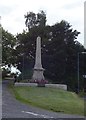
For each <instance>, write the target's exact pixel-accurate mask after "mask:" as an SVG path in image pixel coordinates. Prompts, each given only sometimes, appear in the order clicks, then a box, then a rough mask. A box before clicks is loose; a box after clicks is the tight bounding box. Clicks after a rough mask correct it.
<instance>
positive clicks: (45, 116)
mask: <svg viewBox="0 0 86 120" xmlns="http://www.w3.org/2000/svg"><path fill="white" fill-rule="evenodd" d="M22 112H23V113H27V114H31V115H34V116H40V117H43V118H53V117H50V116H47V115H42V114H37V113H33V112H27V111H22Z"/></svg>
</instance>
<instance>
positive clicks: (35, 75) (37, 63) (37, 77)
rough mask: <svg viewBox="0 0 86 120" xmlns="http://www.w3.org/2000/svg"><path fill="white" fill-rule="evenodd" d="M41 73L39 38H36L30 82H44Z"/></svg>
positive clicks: (42, 70)
mask: <svg viewBox="0 0 86 120" xmlns="http://www.w3.org/2000/svg"><path fill="white" fill-rule="evenodd" d="M43 72H44V69H43V68H42V63H41V37H39V36H38V37H37V39H36V56H35V65H34V71H33V76H32V80H36V81H39V82H41V81H42V80H44V75H43Z"/></svg>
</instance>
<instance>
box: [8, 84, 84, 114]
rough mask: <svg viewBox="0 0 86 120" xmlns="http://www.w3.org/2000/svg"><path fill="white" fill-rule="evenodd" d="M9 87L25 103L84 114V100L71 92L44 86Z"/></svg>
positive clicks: (57, 110) (56, 110)
mask: <svg viewBox="0 0 86 120" xmlns="http://www.w3.org/2000/svg"><path fill="white" fill-rule="evenodd" d="M10 89H11V91H12V92H13V93H14V95H15V97H16V99H17V100H20V101H21V102H24V103H26V104H30V105H33V106H37V107H40V108H44V109H47V110H52V111H54V112H62V113H68V114H77V115H84V100H82V99H81V98H79V97H78V95H77V94H75V93H73V92H68V91H64V90H60V89H56V88H45V87H18V86H16V87H14V86H11V88H10Z"/></svg>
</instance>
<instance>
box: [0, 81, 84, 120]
mask: <svg viewBox="0 0 86 120" xmlns="http://www.w3.org/2000/svg"><path fill="white" fill-rule="evenodd" d="M7 83H8V82H6V81H4V82H3V85H2V118H47V119H48V120H51V119H52V118H57V119H58V120H63V118H71V120H72V119H73V118H77V120H79V118H80V120H84V119H83V118H84V116H77V115H68V114H62V113H56V112H52V111H47V110H44V109H40V108H37V107H32V106H30V105H26V104H23V103H21V102H19V101H17V100H16V99H15V98H14V96H13V95H12V94H11V93H10V91H9V89H8V88H7ZM57 119H56V120H57ZM69 120H70V119H69Z"/></svg>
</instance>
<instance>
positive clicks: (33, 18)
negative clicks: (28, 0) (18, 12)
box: [24, 10, 46, 31]
mask: <svg viewBox="0 0 86 120" xmlns="http://www.w3.org/2000/svg"><path fill="white" fill-rule="evenodd" d="M24 17H25V19H26V20H25V25H26V27H27V28H28V31H29V30H30V29H31V28H33V27H36V26H45V25H46V14H45V12H44V11H43V10H41V11H40V12H39V13H37V14H35V13H34V12H29V13H28V12H27V15H25V16H24Z"/></svg>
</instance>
